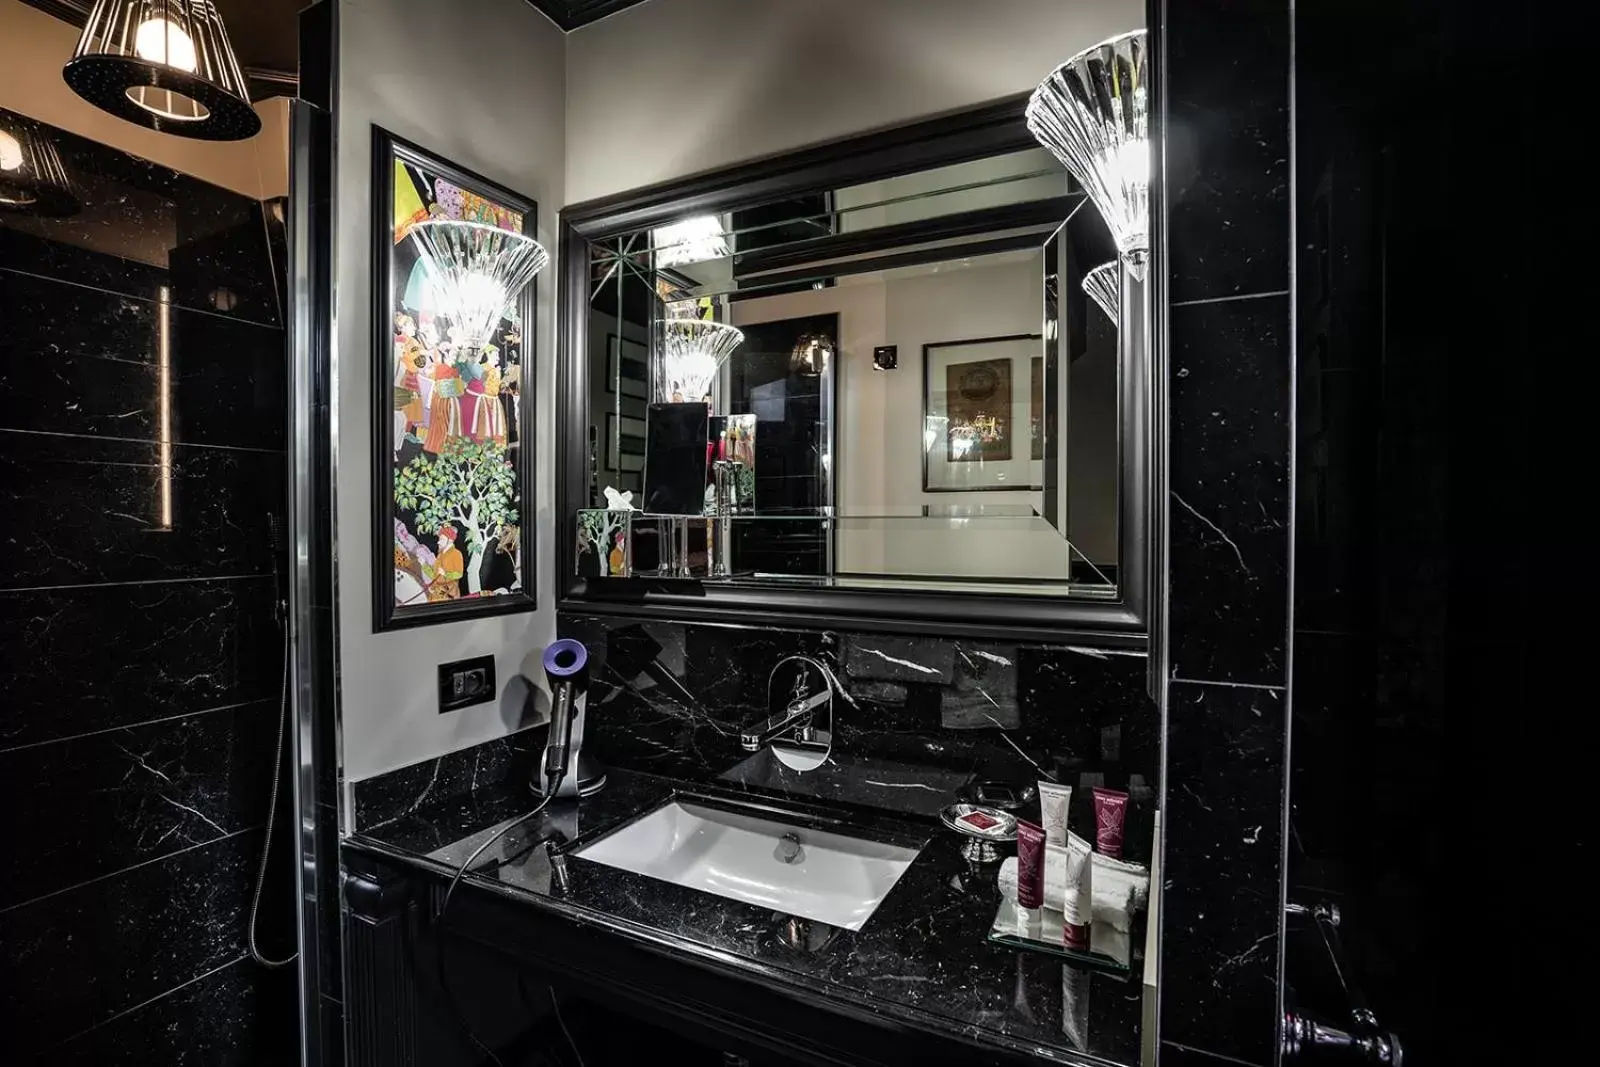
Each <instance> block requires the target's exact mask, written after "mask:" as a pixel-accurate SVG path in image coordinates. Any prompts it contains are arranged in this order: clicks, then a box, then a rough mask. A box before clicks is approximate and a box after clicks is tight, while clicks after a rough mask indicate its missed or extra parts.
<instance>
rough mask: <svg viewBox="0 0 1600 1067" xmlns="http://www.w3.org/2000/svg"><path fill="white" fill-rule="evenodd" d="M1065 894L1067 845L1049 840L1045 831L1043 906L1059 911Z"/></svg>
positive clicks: (1062, 907)
mask: <svg viewBox="0 0 1600 1067" xmlns="http://www.w3.org/2000/svg"><path fill="white" fill-rule="evenodd" d="M1066 895H1067V846H1066V845H1065V844H1060V845H1058V844H1056V843H1055V842H1054V841H1052V840H1050V833H1049V831H1045V840H1044V906H1045V907H1046V908H1048V909H1050V910H1051V911H1061V910H1063V909H1064V908H1065V907H1066V904H1065V903H1064V901H1065V898H1066Z"/></svg>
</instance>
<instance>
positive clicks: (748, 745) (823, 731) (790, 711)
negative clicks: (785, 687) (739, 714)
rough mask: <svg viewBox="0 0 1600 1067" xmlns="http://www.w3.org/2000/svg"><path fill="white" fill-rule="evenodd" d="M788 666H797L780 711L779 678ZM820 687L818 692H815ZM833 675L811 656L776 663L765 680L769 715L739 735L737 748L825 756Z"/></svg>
mask: <svg viewBox="0 0 1600 1067" xmlns="http://www.w3.org/2000/svg"><path fill="white" fill-rule="evenodd" d="M789 664H798V665H799V668H800V669H799V670H797V671H796V672H795V676H794V682H793V684H792V685H791V686H790V689H789V691H788V693H787V694H786V698H787V699H786V700H785V702H784V704H783V707H782V708H781V710H780V709H779V707H778V702H777V700H776V699H775V697H776V695H777V692H776V683H777V681H778V675H779V673H780V672H782V670H783V669H784V667H786V666H788V665H789ZM819 686H820V691H814V690H816V689H817V688H818V687H819ZM833 687H834V681H833V673H832V672H831V671H829V670H828V668H827V667H825V666H823V665H822V664H821V663H820V662H818V661H817V660H814V659H812V658H811V657H810V656H789V657H787V658H785V659H782V660H779V661H778V665H777V666H776V667H774V668H772V674H771V675H769V676H768V678H767V705H768V708H769V709H770V711H771V714H769V715H768V716H767V718H766V719H764V720H762V721H761V722H757V723H751V724H750V725H748V726H746V727H745V728H744V729H743V730H741V731H739V747H740V748H742V749H744V750H745V751H746V752H759V751H761V749H762V748H763V747H764V746H766V745H768V744H770V745H772V746H773V747H774V748H778V747H783V748H787V749H800V750H802V751H808V752H819V753H822V754H824V755H825V754H826V753H827V752H828V749H829V748H830V746H831V745H832V743H833Z"/></svg>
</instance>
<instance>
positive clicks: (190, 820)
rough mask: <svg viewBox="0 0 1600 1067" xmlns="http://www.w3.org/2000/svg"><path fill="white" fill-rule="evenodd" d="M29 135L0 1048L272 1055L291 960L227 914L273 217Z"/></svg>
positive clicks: (243, 889)
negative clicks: (31, 178) (59, 203)
mask: <svg viewBox="0 0 1600 1067" xmlns="http://www.w3.org/2000/svg"><path fill="white" fill-rule="evenodd" d="M41 132H42V133H43V134H44V135H45V136H48V137H50V138H52V139H53V140H54V141H55V143H56V145H57V147H58V148H59V150H60V152H61V154H62V157H63V159H64V161H65V163H66V166H67V167H68V169H69V172H70V174H71V175H72V177H73V179H74V181H75V183H76V185H77V192H78V195H79V198H80V199H81V200H82V202H83V210H82V211H81V212H80V213H79V214H77V215H76V216H74V217H70V218H62V219H42V218H37V217H33V216H27V215H19V214H13V213H0V515H3V516H4V529H5V535H4V540H5V549H6V551H5V552H4V554H3V562H0V628H3V630H4V632H5V634H6V640H5V642H4V645H3V648H0V661H3V667H0V675H3V676H4V678H5V679H6V691H5V698H4V708H5V713H4V715H3V716H0V809H3V810H4V812H5V815H4V818H5V821H6V825H7V832H6V845H7V847H6V854H5V857H4V859H3V860H0V869H3V871H4V876H3V877H0V990H3V991H0V1026H3V1027H4V1029H5V1031H6V1032H7V1035H8V1036H7V1042H6V1053H5V1056H4V1058H5V1059H6V1062H8V1063H10V1062H33V1061H34V1060H35V1059H38V1060H39V1061H40V1062H49V1063H52V1064H76V1063H95V1064H152V1063H162V1064H204V1065H208V1067H209V1065H214V1064H258V1063H259V1064H268V1063H271V1064H279V1063H284V1062H292V1061H293V1048H294V1041H295V1030H296V1026H295V1018H296V1015H295V1005H294V1000H293V996H294V986H293V970H292V968H291V969H286V970H282V971H277V972H267V971H264V970H263V969H261V968H260V967H258V966H257V965H255V964H254V963H253V962H251V961H250V959H249V957H248V954H247V950H246V930H245V922H246V912H247V909H248V906H249V902H250V894H251V889H252V884H253V879H254V876H255V868H256V863H257V859H258V856H259V851H260V849H261V847H262V844H263V833H262V831H263V824H264V822H265V820H266V815H267V810H266V806H267V799H268V790H269V785H270V781H269V779H270V773H271V768H272V758H273V753H274V750H275V747H276V745H277V743H278V741H277V737H278V735H277V730H278V709H279V695H280V686H281V684H282V674H281V670H282V666H283V637H282V633H283V631H282V629H281V628H280V622H279V620H278V619H277V617H276V613H275V607H274V605H275V601H276V599H277V596H278V593H277V591H276V587H275V582H274V574H275V572H276V571H278V570H279V569H281V567H282V565H283V559H282V558H281V555H276V556H275V554H274V551H273V548H272V545H273V541H272V539H271V536H270V535H269V525H270V523H272V522H273V521H280V522H281V520H282V517H283V511H284V504H283V501H284V491H285V482H284V479H285V473H286V471H285V461H284V446H285V440H284V438H285V424H286V415H287V397H286V395H285V338H284V331H283V323H282V315H281V304H282V298H283V294H282V292H281V289H280V287H279V284H278V280H277V279H278V275H279V273H280V271H281V248H282V240H281V238H282V234H281V220H282V212H281V205H277V206H273V205H262V204H260V203H258V202H256V201H253V200H251V199H249V198H247V197H243V196H240V195H237V194H234V193H231V192H228V191H225V190H223V189H220V188H217V187H215V186H211V185H208V184H207V183H205V182H202V181H199V180H196V179H194V178H190V177H186V176H184V175H182V174H179V173H176V172H174V171H172V170H169V169H166V168H164V167H160V166H157V165H154V164H151V163H149V162H146V161H144V160H140V159H136V158H134V157H131V156H128V155H125V154H123V153H120V152H116V151H113V150H110V149H106V148H103V147H101V146H98V145H95V144H93V143H91V142H88V141H85V140H82V139H80V138H78V137H75V136H72V135H70V134H67V133H65V132H63V131H60V130H56V129H53V128H50V127H42V128H41ZM275 230H276V231H277V232H274V231H275ZM279 814H280V818H282V817H285V816H287V799H286V798H285V801H284V807H283V808H282V809H280V813H279ZM279 825H280V827H282V826H283V823H282V822H280V824H279ZM285 829H287V827H285ZM280 844H282V842H280ZM287 861H288V852H287V848H284V850H283V851H282V852H281V853H280V855H279V856H278V860H277V862H275V863H274V864H273V866H272V867H271V869H270V870H269V875H270V878H269V884H268V887H267V892H266V894H265V897H264V902H263V909H264V911H265V913H266V919H265V922H264V923H263V933H262V947H263V949H264V950H265V951H267V952H268V953H269V954H272V955H278V956H282V955H287V954H288V953H289V952H290V951H292V948H293V944H294V932H293V928H292V926H291V925H290V920H291V916H292V866H291V864H290V863H289V862H287Z"/></svg>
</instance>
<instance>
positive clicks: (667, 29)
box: [566, 0, 1144, 203]
mask: <svg viewBox="0 0 1600 1067" xmlns="http://www.w3.org/2000/svg"><path fill="white" fill-rule="evenodd" d="M1143 24H1144V5H1143V4H1141V3H1138V2H1137V0H650V2H649V3H646V4H641V5H639V6H638V7H634V8H629V9H628V10H626V11H624V12H621V13H620V14H617V15H613V16H611V17H610V18H607V19H602V20H601V21H599V22H596V23H593V24H591V25H589V26H585V27H583V28H582V29H580V30H577V31H576V32H574V33H573V34H571V36H570V37H569V39H568V45H567V163H566V184H567V199H568V202H569V203H577V202H579V201H582V200H588V199H590V198H592V197H597V196H604V195H606V194H608V193H615V192H620V191H622V190H625V189H633V188H637V187H638V186H641V185H649V184H651V183H654V182H660V181H666V180H668V179H671V178H679V177H682V176H684V175H687V174H694V173H696V172H699V171H705V170H712V169H715V168H718V167H722V166H726V165H727V164H729V163H734V162H737V161H739V160H745V159H753V158H756V157H758V156H765V155H772V154H774V153H778V152H785V151H788V150H790V149H793V148H797V147H799V146H801V145H807V144H815V143H818V142H821V141H829V140H833V139H835V138H838V137H842V136H845V135H847V134H852V133H860V132H863V131H866V130H870V129H874V128H878V127H882V126H892V125H899V124H901V123H905V122H909V121H912V120H914V119H920V118H926V117H928V116H931V115H934V114H937V113H939V112H942V111H953V110H956V109H959V108H963V107H969V106H971V105H974V104H980V103H984V102H985V101H989V100H994V99H997V98H999V97H1002V96H1007V95H1010V94H1012V93H1018V92H1025V91H1027V90H1030V89H1032V88H1033V87H1034V86H1036V85H1038V84H1039V81H1040V80H1041V79H1042V78H1043V77H1044V76H1045V75H1046V74H1047V73H1049V72H1050V71H1051V70H1052V69H1053V68H1054V67H1055V66H1056V65H1057V64H1059V63H1061V62H1062V61H1063V60H1065V59H1067V58H1068V57H1069V56H1071V55H1072V54H1073V53H1074V52H1077V51H1079V50H1080V49H1083V48H1087V47H1088V46H1089V45H1092V44H1094V43H1095V42H1096V41H1101V40H1104V39H1105V38H1107V37H1110V36H1111V35H1112V34H1115V33H1121V32H1122V31H1124V30H1130V29H1134V28H1135V27H1138V26H1142V25H1143Z"/></svg>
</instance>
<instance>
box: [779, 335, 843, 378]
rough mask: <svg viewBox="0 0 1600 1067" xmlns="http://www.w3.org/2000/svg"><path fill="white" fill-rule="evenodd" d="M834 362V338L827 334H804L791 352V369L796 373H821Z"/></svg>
mask: <svg viewBox="0 0 1600 1067" xmlns="http://www.w3.org/2000/svg"><path fill="white" fill-rule="evenodd" d="M832 362H833V338H831V337H829V336H828V335H827V334H821V333H807V334H802V335H801V336H800V340H798V341H796V342H795V345H794V350H793V351H792V352H790V353H789V369H790V370H791V371H793V372H794V373H796V374H806V375H816V374H821V373H823V372H824V371H826V370H827V369H828V366H829V364H831V363H832Z"/></svg>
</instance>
